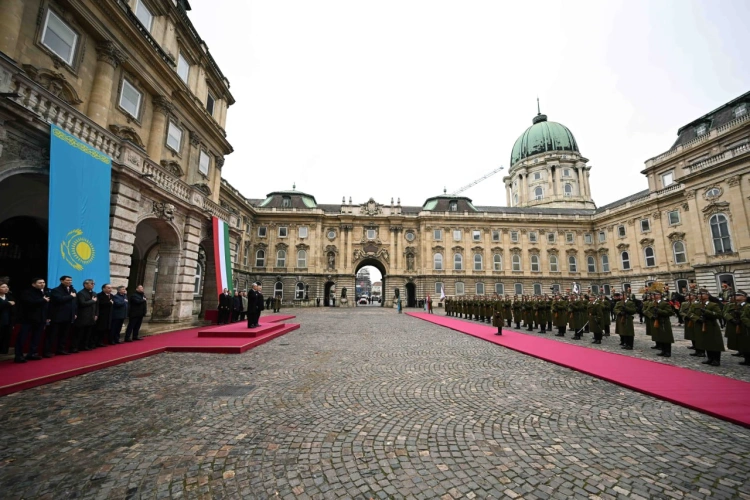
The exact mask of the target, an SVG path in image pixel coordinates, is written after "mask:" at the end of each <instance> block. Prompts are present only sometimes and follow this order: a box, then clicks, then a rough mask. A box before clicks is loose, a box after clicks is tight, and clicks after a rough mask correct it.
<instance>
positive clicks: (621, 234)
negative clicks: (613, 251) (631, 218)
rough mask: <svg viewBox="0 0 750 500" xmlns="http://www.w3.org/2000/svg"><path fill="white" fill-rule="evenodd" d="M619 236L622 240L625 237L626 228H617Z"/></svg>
mask: <svg viewBox="0 0 750 500" xmlns="http://www.w3.org/2000/svg"><path fill="white" fill-rule="evenodd" d="M617 236H619V237H620V238H624V237H625V226H617Z"/></svg>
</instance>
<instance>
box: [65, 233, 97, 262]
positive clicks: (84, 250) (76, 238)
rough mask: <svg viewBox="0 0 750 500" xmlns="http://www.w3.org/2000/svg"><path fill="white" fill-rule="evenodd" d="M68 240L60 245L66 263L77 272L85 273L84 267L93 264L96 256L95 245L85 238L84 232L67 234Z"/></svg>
mask: <svg viewBox="0 0 750 500" xmlns="http://www.w3.org/2000/svg"><path fill="white" fill-rule="evenodd" d="M66 238H67V239H66V240H65V241H63V242H62V243H61V244H60V253H61V254H62V257H63V259H65V262H67V263H68V264H70V265H71V267H73V269H75V270H77V271H83V266H85V265H86V264H89V263H91V262H92V261H93V260H94V257H95V256H96V250H95V249H94V245H93V244H92V243H91V241H90V240H89V239H87V238H84V237H83V231H81V230H80V229H74V230H72V231H70V232H69V233H68V234H67V237H66Z"/></svg>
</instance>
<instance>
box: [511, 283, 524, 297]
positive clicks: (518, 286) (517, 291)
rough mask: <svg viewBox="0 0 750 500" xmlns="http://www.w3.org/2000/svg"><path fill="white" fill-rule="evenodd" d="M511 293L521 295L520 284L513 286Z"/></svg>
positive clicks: (521, 288)
mask: <svg viewBox="0 0 750 500" xmlns="http://www.w3.org/2000/svg"><path fill="white" fill-rule="evenodd" d="M513 291H514V293H515V294H516V295H523V285H522V284H521V283H516V284H515V285H513Z"/></svg>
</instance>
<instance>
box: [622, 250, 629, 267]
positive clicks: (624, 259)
mask: <svg viewBox="0 0 750 500" xmlns="http://www.w3.org/2000/svg"><path fill="white" fill-rule="evenodd" d="M620 262H622V268H623V270H628V269H630V254H629V253H628V252H622V253H621V254H620Z"/></svg>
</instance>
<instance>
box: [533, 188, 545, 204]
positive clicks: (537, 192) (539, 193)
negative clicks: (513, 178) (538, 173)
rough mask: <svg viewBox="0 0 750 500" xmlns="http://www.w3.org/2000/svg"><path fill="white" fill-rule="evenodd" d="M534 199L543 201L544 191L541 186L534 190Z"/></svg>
mask: <svg viewBox="0 0 750 500" xmlns="http://www.w3.org/2000/svg"><path fill="white" fill-rule="evenodd" d="M534 199H535V200H537V201H539V200H542V199H544V189H542V187H541V186H537V187H535V188H534Z"/></svg>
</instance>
